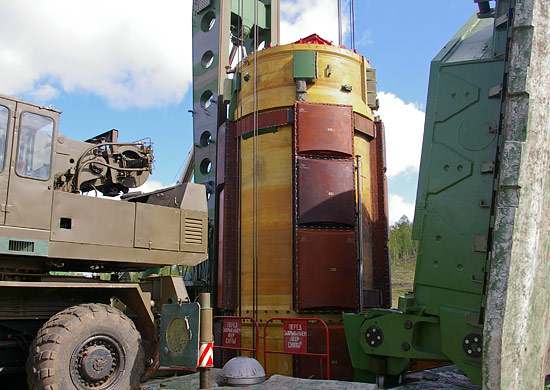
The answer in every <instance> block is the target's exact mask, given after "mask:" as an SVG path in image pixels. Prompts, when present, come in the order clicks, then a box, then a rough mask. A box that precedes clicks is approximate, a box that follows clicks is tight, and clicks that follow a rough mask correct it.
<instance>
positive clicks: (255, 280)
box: [252, 0, 259, 320]
mask: <svg viewBox="0 0 550 390" xmlns="http://www.w3.org/2000/svg"><path fill="white" fill-rule="evenodd" d="M258 54H259V52H258V0H256V1H255V2H254V80H253V83H252V84H253V88H254V91H253V98H254V107H253V110H254V112H253V116H254V117H253V119H254V137H253V139H254V143H253V148H254V150H253V155H252V164H253V167H252V178H253V184H252V189H253V198H252V209H253V211H252V216H253V225H252V234H253V242H252V252H253V255H252V256H253V258H252V268H253V273H252V283H253V289H252V291H253V298H252V299H253V304H252V306H253V307H252V310H253V313H254V319H256V320H258V85H257V84H258Z"/></svg>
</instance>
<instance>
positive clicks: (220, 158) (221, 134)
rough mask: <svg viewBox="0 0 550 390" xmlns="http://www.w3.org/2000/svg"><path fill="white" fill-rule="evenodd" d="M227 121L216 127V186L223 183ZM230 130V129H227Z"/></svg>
mask: <svg viewBox="0 0 550 390" xmlns="http://www.w3.org/2000/svg"><path fill="white" fill-rule="evenodd" d="M227 127H228V125H227V122H226V123H223V124H222V125H221V126H220V128H219V129H218V140H217V141H218V145H217V146H218V149H217V160H216V164H217V165H218V166H217V170H216V185H217V186H218V187H221V186H223V184H224V183H225V152H226V145H225V144H226V133H227V132H228V128H227ZM229 132H231V129H229Z"/></svg>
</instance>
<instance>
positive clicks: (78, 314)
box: [27, 303, 144, 390]
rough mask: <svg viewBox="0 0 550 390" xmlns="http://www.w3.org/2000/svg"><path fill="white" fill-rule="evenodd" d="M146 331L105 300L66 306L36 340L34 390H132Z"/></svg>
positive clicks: (30, 363) (31, 361) (30, 373)
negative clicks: (140, 330)
mask: <svg viewBox="0 0 550 390" xmlns="http://www.w3.org/2000/svg"><path fill="white" fill-rule="evenodd" d="M143 359H144V351H143V347H142V345H141V335H140V334H139V332H138V331H137V330H136V327H135V326H134V323H133V322H132V320H130V319H129V318H128V317H126V316H125V315H124V314H123V313H122V312H121V311H119V310H117V309H115V308H113V307H111V306H108V305H104V304H98V303H95V304H84V305H78V306H73V307H70V308H68V309H65V310H63V311H61V312H59V313H57V314H56V315H54V316H53V317H51V318H50V319H49V320H48V322H46V323H45V324H44V325H43V326H42V328H41V329H40V330H39V331H38V334H37V336H36V338H35V339H34V341H33V343H32V344H31V347H30V350H29V358H28V360H27V382H28V385H29V389H31V390H75V389H77V390H90V389H93V390H107V389H109V390H132V389H138V388H139V382H140V377H141V374H142V372H143V369H144V362H143Z"/></svg>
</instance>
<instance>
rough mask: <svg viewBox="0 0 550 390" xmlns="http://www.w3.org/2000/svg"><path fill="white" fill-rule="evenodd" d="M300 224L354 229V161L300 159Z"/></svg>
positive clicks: (298, 163) (298, 194) (298, 172)
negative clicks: (351, 227)
mask: <svg viewBox="0 0 550 390" xmlns="http://www.w3.org/2000/svg"><path fill="white" fill-rule="evenodd" d="M297 174H298V180H297V181H298V188H297V196H298V224H300V225H304V224H321V225H345V226H355V188H354V187H355V181H354V166H353V160H321V159H310V158H302V157H298V158H297Z"/></svg>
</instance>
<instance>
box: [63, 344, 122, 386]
mask: <svg viewBox="0 0 550 390" xmlns="http://www.w3.org/2000/svg"><path fill="white" fill-rule="evenodd" d="M125 363H126V355H125V354H124V349H123V348H122V347H121V345H120V344H119V343H118V342H117V341H116V340H114V339H113V338H111V337H109V336H106V335H96V336H92V337H89V338H87V339H86V340H84V342H82V343H80V344H79V345H78V346H77V347H76V348H75V350H74V352H73V354H72V356H71V362H70V373H71V380H72V382H73V384H74V385H75V386H76V388H77V389H79V390H89V389H94V390H103V389H111V388H113V387H114V386H115V385H116V384H117V382H118V380H119V378H120V376H121V375H122V373H123V372H124V365H125Z"/></svg>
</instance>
